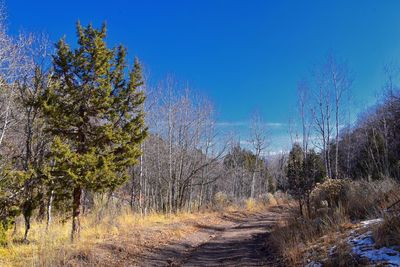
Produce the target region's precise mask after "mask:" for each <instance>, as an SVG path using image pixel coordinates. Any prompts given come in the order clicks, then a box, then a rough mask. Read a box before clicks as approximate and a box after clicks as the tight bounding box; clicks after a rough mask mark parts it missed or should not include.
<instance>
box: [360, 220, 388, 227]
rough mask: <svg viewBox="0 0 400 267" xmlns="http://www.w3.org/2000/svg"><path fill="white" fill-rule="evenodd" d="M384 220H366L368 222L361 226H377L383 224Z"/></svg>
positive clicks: (363, 222)
mask: <svg viewBox="0 0 400 267" xmlns="http://www.w3.org/2000/svg"><path fill="white" fill-rule="evenodd" d="M382 221H383V219H382V218H378V219H372V220H366V221H362V222H361V224H362V225H363V226H369V225H373V224H377V223H380V222H382Z"/></svg>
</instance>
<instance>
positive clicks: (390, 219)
mask: <svg viewBox="0 0 400 267" xmlns="http://www.w3.org/2000/svg"><path fill="white" fill-rule="evenodd" d="M373 236H374V240H375V242H376V244H377V245H378V246H395V245H397V246H398V245H399V244H400V217H399V215H398V214H396V215H387V216H385V217H384V219H383V222H382V223H380V224H378V225H377V226H376V227H375V229H374V231H373Z"/></svg>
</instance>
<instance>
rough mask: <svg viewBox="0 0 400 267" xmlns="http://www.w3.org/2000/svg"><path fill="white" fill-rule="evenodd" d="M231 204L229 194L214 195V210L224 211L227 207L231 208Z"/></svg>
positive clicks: (219, 193)
mask: <svg viewBox="0 0 400 267" xmlns="http://www.w3.org/2000/svg"><path fill="white" fill-rule="evenodd" d="M230 203H231V201H230V199H229V197H228V195H227V194H225V193H224V192H217V193H216V194H215V195H214V200H213V204H214V205H213V208H214V209H216V210H222V209H224V208H226V207H227V206H229V204H230Z"/></svg>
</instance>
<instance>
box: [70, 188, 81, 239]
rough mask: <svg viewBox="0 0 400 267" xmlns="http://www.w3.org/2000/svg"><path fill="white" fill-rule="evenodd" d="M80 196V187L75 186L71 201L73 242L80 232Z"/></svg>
mask: <svg viewBox="0 0 400 267" xmlns="http://www.w3.org/2000/svg"><path fill="white" fill-rule="evenodd" d="M81 196H82V188H81V187H80V186H77V187H75V188H74V192H73V203H72V231H71V241H72V242H73V241H74V240H75V239H76V238H79V232H80V228H81V225H80V213H81V210H80V209H81Z"/></svg>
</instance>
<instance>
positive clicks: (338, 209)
mask: <svg viewBox="0 0 400 267" xmlns="http://www.w3.org/2000/svg"><path fill="white" fill-rule="evenodd" d="M340 183H341V184H340V188H339V186H337V184H336V183H335V182H333V183H332V184H334V186H332V188H333V189H334V191H338V192H339V193H338V194H336V192H333V193H332V192H330V191H329V190H330V189H331V188H330V186H329V185H323V186H322V187H321V188H323V190H325V191H324V192H323V190H321V191H320V192H318V194H315V195H316V196H317V197H315V195H314V197H315V198H314V201H315V202H314V203H313V211H314V213H313V214H312V217H311V218H303V217H300V216H299V215H298V213H293V216H292V217H291V218H289V219H287V220H286V221H283V222H281V223H280V225H279V226H278V227H277V228H276V229H274V231H273V232H272V234H271V240H272V242H273V246H276V247H277V249H278V251H279V253H280V255H281V256H282V257H283V259H284V260H285V261H286V264H287V265H289V266H299V265H302V264H305V262H304V260H305V259H310V258H311V259H318V260H319V261H320V262H324V263H326V264H327V266H355V265H354V264H355V263H354V259H353V257H352V255H351V253H350V250H349V249H348V247H347V245H346V244H347V243H346V242H340V240H341V239H342V240H345V239H346V237H347V234H348V231H349V229H352V228H354V227H355V224H353V223H351V222H352V221H354V220H360V219H365V218H376V217H379V216H381V214H382V210H383V208H384V207H387V206H388V205H389V203H392V202H393V199H395V197H396V193H397V192H399V189H400V187H399V185H398V184H397V183H396V182H394V181H393V180H390V179H385V180H381V181H376V182H364V181H356V182H353V181H343V182H340ZM338 188H339V189H340V190H337V189H338ZM321 192H322V193H321ZM324 196H328V197H329V198H330V199H329V201H330V202H331V203H330V204H331V205H330V206H329V207H325V208H317V207H318V204H320V203H321V202H322V201H327V199H324ZM332 196H333V197H332ZM335 198H336V199H335ZM332 199H333V201H332ZM387 220H388V221H387V226H382V227H381V228H380V229H378V230H377V231H376V235H377V236H380V237H381V241H380V242H381V243H386V244H387V243H392V244H400V219H399V218H398V217H397V218H396V219H395V218H391V219H390V220H389V218H387ZM389 226H390V227H389ZM341 236H342V238H341ZM389 237H390V238H392V239H393V240H391V239H390V238H389ZM333 246H336V247H337V251H336V253H335V255H334V257H331V256H330V255H329V250H330V248H332V247H333ZM329 264H331V265H329Z"/></svg>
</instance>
